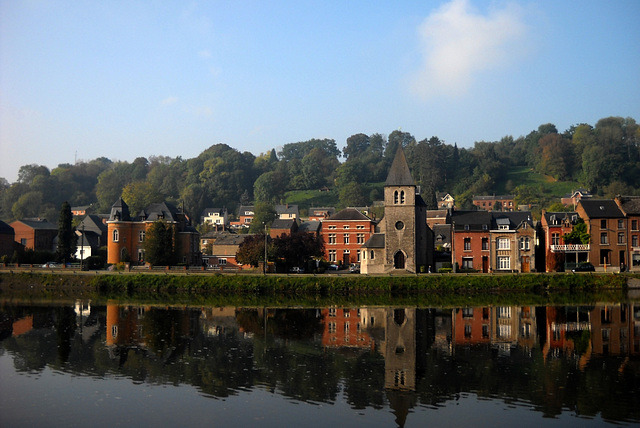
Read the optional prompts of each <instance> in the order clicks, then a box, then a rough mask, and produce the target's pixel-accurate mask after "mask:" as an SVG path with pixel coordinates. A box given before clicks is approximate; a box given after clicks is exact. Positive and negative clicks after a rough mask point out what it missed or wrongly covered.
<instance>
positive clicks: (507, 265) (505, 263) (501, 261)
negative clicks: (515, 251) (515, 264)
mask: <svg viewBox="0 0 640 428" xmlns="http://www.w3.org/2000/svg"><path fill="white" fill-rule="evenodd" d="M498 269H500V270H508V269H511V259H510V258H509V257H505V256H501V257H498Z"/></svg>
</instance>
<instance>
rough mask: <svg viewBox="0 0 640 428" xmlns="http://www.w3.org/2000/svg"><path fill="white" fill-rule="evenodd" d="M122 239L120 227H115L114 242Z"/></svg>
mask: <svg viewBox="0 0 640 428" xmlns="http://www.w3.org/2000/svg"><path fill="white" fill-rule="evenodd" d="M119 240H120V233H119V232H118V229H113V242H118V241H119Z"/></svg>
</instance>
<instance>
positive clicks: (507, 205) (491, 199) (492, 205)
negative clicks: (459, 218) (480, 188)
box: [473, 195, 515, 211]
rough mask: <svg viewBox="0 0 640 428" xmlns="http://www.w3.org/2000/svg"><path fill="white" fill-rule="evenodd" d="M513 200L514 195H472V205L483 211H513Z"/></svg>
mask: <svg viewBox="0 0 640 428" xmlns="http://www.w3.org/2000/svg"><path fill="white" fill-rule="evenodd" d="M514 200H515V196H514V195H493V196H474V197H473V205H475V206H476V207H478V209H479V210H483V211H494V210H495V211H513V210H514V209H515V202H514ZM496 206H497V208H496Z"/></svg>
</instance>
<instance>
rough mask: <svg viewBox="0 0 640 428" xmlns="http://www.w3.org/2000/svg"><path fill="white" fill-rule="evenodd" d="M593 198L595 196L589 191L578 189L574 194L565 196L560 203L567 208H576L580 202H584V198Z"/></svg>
mask: <svg viewBox="0 0 640 428" xmlns="http://www.w3.org/2000/svg"><path fill="white" fill-rule="evenodd" d="M591 197H593V195H592V194H591V193H589V191H588V190H585V189H578V190H574V191H573V192H571V193H570V194H568V195H565V196H564V197H563V198H561V199H560V203H562V205H564V206H565V207H569V206H571V207H574V209H575V206H576V205H578V202H580V201H581V200H582V198H591Z"/></svg>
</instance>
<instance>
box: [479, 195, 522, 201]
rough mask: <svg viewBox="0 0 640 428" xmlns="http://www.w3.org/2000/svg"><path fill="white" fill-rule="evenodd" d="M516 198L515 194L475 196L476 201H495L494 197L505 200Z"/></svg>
mask: <svg viewBox="0 0 640 428" xmlns="http://www.w3.org/2000/svg"><path fill="white" fill-rule="evenodd" d="M513 198H515V196H514V195H493V196H492V195H481V196H474V197H473V200H474V201H493V200H494V199H498V200H504V199H507V200H508V199H513Z"/></svg>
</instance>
